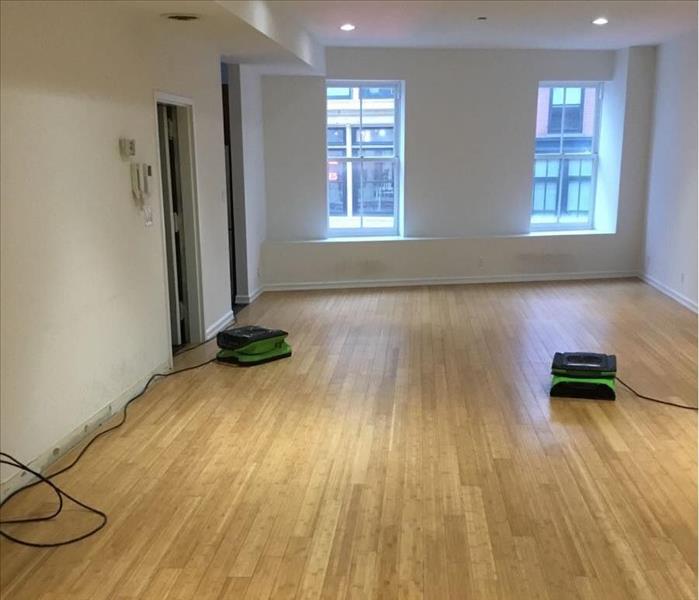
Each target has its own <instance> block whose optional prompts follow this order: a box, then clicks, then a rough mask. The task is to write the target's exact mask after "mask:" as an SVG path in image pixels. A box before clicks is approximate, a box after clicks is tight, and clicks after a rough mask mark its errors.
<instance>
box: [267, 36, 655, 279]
mask: <svg viewBox="0 0 699 600" xmlns="http://www.w3.org/2000/svg"><path fill="white" fill-rule="evenodd" d="M631 55H633V58H632V59H630V58H629V56H631ZM652 56H653V55H652V49H650V50H649V49H643V48H634V49H630V50H628V51H626V52H625V53H614V52H607V51H603V52H602V51H600V52H598V51H547V50H521V51H520V50H424V49H357V48H342V49H340V48H331V49H329V50H328V53H327V57H326V60H327V76H328V78H337V79H343V78H347V79H400V80H404V81H405V86H406V88H405V123H406V125H405V127H406V130H405V186H404V189H405V217H404V218H405V235H406V237H408V238H453V239H455V240H457V241H452V240H449V241H447V240H445V239H442V240H436V241H434V240H433V241H431V242H430V243H429V244H427V243H423V242H421V241H415V242H410V241H408V240H400V241H395V242H382V243H373V242H351V243H343V242H337V241H327V242H319V241H317V240H320V239H323V238H324V237H325V236H326V216H325V211H326V209H325V174H324V171H323V164H324V154H325V148H324V144H325V141H324V139H325V138H324V127H325V125H324V114H325V107H324V104H325V99H324V91H323V81H322V79H320V78H308V77H265V78H264V83H263V96H264V120H265V122H264V126H265V150H266V173H267V214H268V229H267V232H268V240H269V241H268V242H267V243H266V244H265V246H264V252H263V278H264V281H265V284H266V285H268V286H269V287H270V288H283V287H294V286H303V285H307V284H312V285H321V284H326V283H328V282H343V283H347V282H354V283H356V282H380V281H386V282H389V281H414V280H416V279H423V278H428V277H431V278H438V279H444V280H469V279H472V278H476V279H478V278H484V277H486V278H488V277H490V278H497V277H500V278H505V279H507V278H515V277H517V276H519V275H526V276H527V277H531V276H533V275H535V274H548V275H555V274H560V275H566V276H568V275H571V274H579V275H594V274H600V275H606V274H622V273H624V274H633V273H636V272H637V271H638V267H639V262H638V255H639V248H640V244H641V241H642V228H643V226H642V215H643V213H644V210H645V191H644V189H643V185H644V183H643V182H644V181H645V179H646V173H645V163H644V160H643V157H644V152H645V153H646V154H647V150H648V145H647V135H648V131H649V123H650V119H651V112H650V106H651V98H652V89H653V88H652V85H653V84H652V62H653V58H652ZM619 62H620V63H621V64H618V63H619ZM649 64H650V66H651V74H650V78H649V76H648V74H647V73H646V72H644V70H643V68H644V65H645V66H647V65H649ZM630 65H631V66H630ZM619 73H622V74H623V77H622V79H623V82H622V88H623V90H624V91H625V90H626V88H627V86H629V89H631V88H632V89H633V90H634V95H635V97H634V99H633V101H632V99H631V98H629V97H628V96H627V95H625V94H622V95H621V96H620V98H621V100H620V102H621V103H622V104H623V106H622V107H621V108H622V109H623V110H620V111H618V112H619V114H621V116H622V117H624V121H623V122H622V123H621V124H620V125H619V126H618V128H617V129H616V130H610V132H609V134H608V135H607V138H608V143H609V144H616V145H617V146H618V147H625V146H624V143H625V139H626V137H627V136H628V143H629V152H630V154H634V152H635V154H634V156H635V157H636V158H638V160H637V161H636V164H635V165H634V166H633V168H630V167H629V168H626V169H623V166H622V161H621V160H620V157H619V159H618V160H617V162H616V165H615V167H614V168H615V169H616V171H617V179H618V181H619V183H618V187H619V190H620V191H619V192H617V193H615V194H614V201H616V199H617V198H619V199H620V204H619V214H620V215H623V216H624V219H626V220H625V221H624V222H623V223H622V221H621V218H620V220H619V226H618V228H616V232H615V227H614V225H615V223H614V222H613V221H614V219H613V218H612V219H611V220H610V225H611V226H610V227H609V228H608V229H606V230H603V231H604V232H605V233H609V235H599V234H592V235H593V236H594V237H590V236H587V237H581V236H579V235H576V236H570V235H569V236H565V235H564V236H561V235H557V236H551V237H549V238H547V239H546V241H542V239H541V237H540V236H528V235H527V232H528V230H529V214H530V203H531V177H532V159H533V148H534V129H535V117H536V90H537V85H538V82H539V81H542V80H588V81H599V80H612V79H613V78H615V77H616V76H617V75H618V74H619ZM629 78H630V79H631V80H632V81H631V83H629V82H628V81H627V80H628V79H629ZM629 102H632V103H633V106H632V109H631V110H630V111H627V105H628V103H629ZM604 111H605V109H604V108H603V114H604ZM627 113H628V115H627ZM634 130H635V131H636V133H635V134H632V132H633V131H634ZM634 135H635V136H636V137H635V138H634V137H633V136H634ZM644 136H645V137H646V139H645V141H644V139H643V138H644ZM632 141H633V144H636V145H637V146H638V148H637V149H636V150H634V151H633V152H632V150H633V149H632ZM603 159H604V158H602V160H603ZM629 164H631V163H629ZM622 191H623V192H624V193H621V192H622ZM610 201H611V199H610ZM493 236H511V239H512V240H514V241H512V242H507V243H505V242H502V240H503V239H504V238H503V237H498V238H494V237H493ZM492 239H497V240H498V241H497V243H493V242H492V241H491V240H492ZM308 240H314V241H311V242H308ZM573 248H575V251H574V252H573ZM394 249H395V250H394ZM503 249H504V250H503ZM424 252H427V256H428V257H429V259H428V258H426V257H425V255H424V254H423V253H424ZM503 252H504V254H503ZM450 253H452V254H450Z"/></svg>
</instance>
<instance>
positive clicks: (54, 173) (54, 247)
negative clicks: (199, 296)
mask: <svg viewBox="0 0 699 600" xmlns="http://www.w3.org/2000/svg"><path fill="white" fill-rule="evenodd" d="M145 21H146V19H144V18H139V16H132V15H130V14H128V13H126V12H124V11H123V10H119V9H118V7H114V6H112V5H109V4H108V3H79V4H77V3H63V2H61V3H59V2H47V3H34V2H23V3H10V2H3V3H2V18H1V23H2V35H1V37H2V52H1V59H2V66H1V70H2V74H1V76H2V97H1V101H0V115H1V125H0V127H1V129H2V148H1V161H2V163H1V164H2V178H1V179H2V183H1V186H2V187H1V198H2V202H1V207H0V209H1V217H0V221H1V227H2V229H1V240H2V246H1V252H0V255H1V260H2V263H1V290H2V292H1V293H2V296H1V300H0V307H1V310H2V318H1V323H2V332H1V335H0V338H1V349H0V359H1V370H2V388H1V393H0V397H1V405H0V408H1V412H2V430H1V436H2V437H1V440H2V449H3V450H4V451H7V452H10V453H11V454H13V455H15V456H17V457H18V458H19V459H20V460H25V461H30V460H33V459H35V458H36V457H38V456H39V455H41V454H42V453H43V452H44V451H46V450H48V449H50V448H52V447H53V445H55V444H56V443H58V442H59V440H62V439H64V438H65V437H66V436H67V435H69V434H70V432H72V431H73V430H74V429H75V428H76V427H78V426H80V425H81V424H82V423H84V422H85V421H86V420H88V419H90V417H91V416H92V415H94V414H95V413H97V411H99V410H100V409H102V408H103V407H105V406H106V405H107V404H108V403H110V402H112V401H116V400H117V399H121V400H123V399H124V398H125V396H127V395H128V394H129V393H130V392H131V390H133V389H135V387H137V386H138V385H139V384H140V382H142V381H143V380H144V379H145V378H146V377H147V376H148V375H149V374H150V373H151V372H152V371H154V370H155V369H157V368H161V367H162V366H163V365H165V364H167V361H168V358H169V339H168V329H167V327H168V326H167V314H168V313H167V311H168V308H167V302H166V286H165V273H164V263H163V245H162V244H163V243H162V239H161V236H162V232H161V207H160V197H159V190H158V185H159V182H158V177H157V175H156V176H155V177H153V184H154V186H155V188H156V189H155V193H154V194H153V195H152V197H151V200H150V201H151V203H152V206H153V211H154V216H155V225H154V226H153V227H145V226H144V219H143V215H142V213H141V212H140V210H139V209H138V208H137V207H136V205H135V204H134V202H133V200H132V199H131V192H130V182H129V170H128V164H127V163H125V162H123V161H122V160H121V159H120V157H119V153H118V148H117V140H118V138H119V137H120V136H127V137H133V138H135V139H136V147H137V158H138V160H139V161H144V162H148V163H150V164H152V165H154V166H155V165H156V164H157V153H156V152H157V151H156V144H155V135H156V119H155V106H154V96H153V94H154V90H156V89H157V90H161V91H166V92H170V93H174V94H178V95H181V96H186V97H189V98H192V99H193V100H194V118H195V140H196V153H197V166H198V192H199V217H200V225H201V231H200V233H201V255H202V269H203V273H202V275H203V290H204V316H205V322H206V325H207V326H210V325H211V324H213V323H215V322H216V321H217V320H218V319H220V318H221V317H222V316H225V315H226V313H227V312H228V311H229V309H230V288H229V276H228V242H227V233H226V228H227V226H226V205H225V171H224V158H223V129H222V107H221V88H220V68H219V55H218V53H217V51H216V50H215V49H214V48H212V47H210V46H209V45H208V44H207V43H205V42H203V41H197V40H195V39H178V38H177V37H174V34H172V33H171V31H172V29H170V28H168V27H167V26H168V23H167V22H165V21H164V20H161V19H158V20H157V21H158V23H157V24H156V25H154V26H152V28H151V26H150V25H149V26H148V28H146V25H145ZM179 31H181V29H180V30H179ZM10 474H12V471H9V470H6V471H4V472H3V479H6V478H7V477H8V476H9V475H10Z"/></svg>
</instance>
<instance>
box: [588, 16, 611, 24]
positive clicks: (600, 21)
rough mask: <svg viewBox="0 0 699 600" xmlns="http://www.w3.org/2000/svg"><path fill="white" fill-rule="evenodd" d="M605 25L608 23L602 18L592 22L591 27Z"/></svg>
mask: <svg viewBox="0 0 699 600" xmlns="http://www.w3.org/2000/svg"><path fill="white" fill-rule="evenodd" d="M607 23H609V21H608V20H607V19H605V18H604V17H597V18H596V19H595V20H594V21H592V24H593V25H606V24H607Z"/></svg>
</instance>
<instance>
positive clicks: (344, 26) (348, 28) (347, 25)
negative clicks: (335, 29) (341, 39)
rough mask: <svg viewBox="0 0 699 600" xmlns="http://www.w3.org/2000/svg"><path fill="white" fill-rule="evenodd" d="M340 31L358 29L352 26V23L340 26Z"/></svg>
mask: <svg viewBox="0 0 699 600" xmlns="http://www.w3.org/2000/svg"><path fill="white" fill-rule="evenodd" d="M340 29H342V31H354V30H355V29H356V27H355V26H354V25H352V23H345V24H344V25H340Z"/></svg>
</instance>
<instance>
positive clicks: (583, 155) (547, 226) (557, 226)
mask: <svg viewBox="0 0 699 600" xmlns="http://www.w3.org/2000/svg"><path fill="white" fill-rule="evenodd" d="M542 87H545V88H549V89H551V90H553V88H557V87H562V88H569V87H580V88H589V87H594V88H596V90H597V98H596V103H595V123H594V128H593V132H592V150H591V151H590V152H564V151H563V145H564V144H563V139H564V138H565V137H566V134H565V131H564V129H565V128H564V124H565V104H564V105H563V111H562V114H561V132H560V133H559V134H558V136H559V137H558V139H559V152H558V153H555V154H554V153H550V154H542V153H537V152H536V130H535V132H534V144H533V146H534V159H533V162H532V178H531V185H530V192H529V231H580V230H590V229H592V228H593V225H594V221H595V208H596V206H597V168H598V165H599V133H600V126H601V120H602V118H601V117H602V103H603V100H604V82H603V81H540V82H539V83H538V85H537V88H536V93H537V95H538V93H539V90H540V89H541V88H542ZM583 96H584V91H583ZM584 102H585V100H584V97H583V98H581V106H583V107H584ZM550 106H551V99H550V98H549V107H550ZM537 110H538V108H537ZM582 110H584V109H582ZM582 118H584V112H583V114H581V119H582ZM534 123H535V124H536V116H535V118H534ZM535 126H536V125H535ZM576 135H577V134H575V133H573V134H572V135H571V134H569V136H568V137H569V138H575V137H576ZM571 159H573V160H575V159H591V160H592V176H591V179H590V190H591V194H592V198H591V206H590V211H589V213H588V218H587V221H586V222H582V223H565V222H563V223H561V222H560V216H561V212H562V210H561V209H562V205H563V185H562V184H563V172H564V171H567V169H564V164H563V162H564V161H565V160H571ZM537 160H558V161H559V167H558V196H559V201H558V202H557V204H556V218H557V221H556V222H555V223H532V220H531V219H532V216H533V213H534V184H535V182H536V177H535V173H534V167H535V163H536V161H537Z"/></svg>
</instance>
